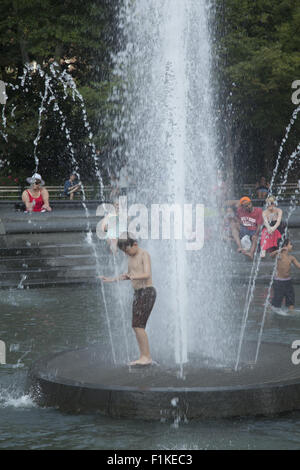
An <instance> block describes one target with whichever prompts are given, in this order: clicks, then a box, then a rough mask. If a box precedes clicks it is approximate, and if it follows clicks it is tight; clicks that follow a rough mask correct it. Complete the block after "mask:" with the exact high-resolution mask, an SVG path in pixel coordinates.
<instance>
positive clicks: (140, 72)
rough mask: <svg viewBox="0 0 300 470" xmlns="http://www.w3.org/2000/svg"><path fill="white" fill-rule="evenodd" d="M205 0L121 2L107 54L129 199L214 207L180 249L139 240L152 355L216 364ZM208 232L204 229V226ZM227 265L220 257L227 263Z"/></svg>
mask: <svg viewBox="0 0 300 470" xmlns="http://www.w3.org/2000/svg"><path fill="white" fill-rule="evenodd" d="M211 14H212V11H211V8H210V5H209V2H207V1H204V0H155V1H150V2H149V1H148V0H137V1H136V2H131V1H129V0H125V1H124V2H122V6H121V8H120V14H119V30H120V37H121V38H122V44H120V51H119V53H118V54H117V55H116V56H114V58H113V59H114V64H115V69H114V74H115V82H116V83H119V85H116V86H115V87H114V90H113V93H112V96H111V102H112V103H113V104H115V118H114V132H113V135H114V137H115V139H116V140H118V142H119V145H118V147H117V148H116V149H115V153H116V154H118V155H121V156H122V157H125V158H126V159H127V162H128V167H129V168H130V171H131V172H132V173H133V175H134V176H133V179H134V184H135V185H136V199H135V202H137V203H140V204H144V205H146V206H147V208H148V209H149V210H150V208H151V204H168V205H170V206H172V205H174V204H177V205H178V206H179V207H180V208H181V213H182V214H184V205H185V204H193V208H194V210H195V206H196V204H205V206H206V207H208V208H210V209H213V210H214V211H215V214H216V216H215V217H214V219H213V221H212V224H211V227H210V228H209V229H210V232H211V239H210V240H209V241H208V242H206V243H205V245H204V248H203V249H202V250H198V251H187V249H186V243H185V240H184V239H176V237H175V236H174V237H173V238H172V236H171V239H170V240H148V241H147V242H146V241H144V242H142V246H143V247H145V248H146V249H148V250H149V251H150V254H151V257H152V270H153V275H154V283H155V286H156V287H157V290H158V300H157V305H156V307H155V309H156V312H157V313H156V314H155V313H153V315H152V317H151V322H150V325H149V334H150V336H151V338H154V340H153V339H151V341H152V342H153V341H154V346H153V350H155V352H156V354H157V355H158V356H159V357H158V359H160V360H162V359H164V360H168V361H170V362H174V361H175V362H176V363H178V364H180V365H183V364H185V363H186V362H187V361H189V360H190V358H191V357H194V356H195V355H196V356H198V357H199V356H208V357H210V358H212V360H213V361H215V363H216V362H217V361H218V364H219V365H222V364H228V363H230V362H232V360H233V357H234V350H235V345H234V339H233V338H234V324H235V319H234V314H232V304H231V299H232V295H230V294H229V292H230V291H229V284H228V283H227V282H226V280H225V275H224V274H225V272H224V271H227V270H228V271H230V269H231V267H230V264H227V265H225V262H224V249H223V246H222V244H221V242H220V233H221V230H220V222H219V220H220V219H219V217H218V207H217V200H216V191H215V190H214V189H213V188H215V187H216V184H217V183H216V182H217V169H218V161H217V158H216V154H217V150H216V145H215V129H214V122H215V116H214V110H213V90H212V88H211V78H212V77H211V73H212V72H211V52H210V33H209V18H210V16H211ZM207 232H208V229H207ZM226 263H229V262H228V261H226Z"/></svg>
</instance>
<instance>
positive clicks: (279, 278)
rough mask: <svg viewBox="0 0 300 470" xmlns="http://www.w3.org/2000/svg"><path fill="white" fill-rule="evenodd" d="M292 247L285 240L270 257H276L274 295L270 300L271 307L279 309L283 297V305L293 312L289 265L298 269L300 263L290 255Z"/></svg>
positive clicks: (293, 297) (292, 289)
mask: <svg viewBox="0 0 300 470" xmlns="http://www.w3.org/2000/svg"><path fill="white" fill-rule="evenodd" d="M292 249H293V245H292V244H291V242H290V241H289V239H288V238H287V239H286V240H285V241H284V242H283V244H282V248H281V249H279V250H277V251H273V253H271V256H278V259H277V272H276V276H275V278H274V284H273V289H274V295H273V299H272V305H273V307H276V308H280V307H281V303H282V301H283V298H284V297H285V304H286V306H287V307H288V309H289V310H290V311H292V310H294V306H295V292H294V287H293V284H292V279H291V265H292V264H294V266H296V267H297V268H299V269H300V263H299V261H298V260H297V259H296V258H295V256H292V255H290V254H289V253H290V252H291V251H292Z"/></svg>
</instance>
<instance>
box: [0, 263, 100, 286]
mask: <svg viewBox="0 0 300 470" xmlns="http://www.w3.org/2000/svg"><path fill="white" fill-rule="evenodd" d="M96 274H97V272H96V268H95V266H68V267H60V268H59V269H57V268H54V267H48V268H47V269H42V268H38V269H26V271H25V270H22V271H21V270H20V271H2V272H0V283H2V281H14V283H19V282H20V281H21V279H22V277H24V276H26V281H27V282H31V281H33V280H54V279H69V280H70V281H71V280H72V279H74V278H79V277H80V278H85V277H95V276H96Z"/></svg>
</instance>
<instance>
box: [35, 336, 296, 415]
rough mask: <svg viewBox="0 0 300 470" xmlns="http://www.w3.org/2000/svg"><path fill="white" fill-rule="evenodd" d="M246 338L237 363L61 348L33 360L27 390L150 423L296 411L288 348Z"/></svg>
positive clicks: (53, 402) (66, 407)
mask: <svg viewBox="0 0 300 470" xmlns="http://www.w3.org/2000/svg"><path fill="white" fill-rule="evenodd" d="M255 348H256V344H252V343H247V345H246V347H245V348H244V349H245V350H244V355H243V358H242V363H241V364H242V367H241V369H240V370H239V371H237V372H235V371H234V370H233V369H230V368H221V367H220V368H218V367H211V366H210V365H209V363H208V361H207V360H204V359H203V360H202V361H200V362H197V361H191V362H192V363H191V364H186V365H185V366H184V368H183V374H182V376H180V374H179V370H178V367H177V368H176V367H174V368H170V367H167V366H164V365H152V366H149V367H145V368H129V367H128V366H127V365H125V364H124V365H118V366H115V365H112V364H109V363H105V361H104V360H103V358H104V357H105V351H104V350H103V346H101V345H94V346H91V347H88V348H86V349H81V350H73V351H66V352H62V353H58V354H54V355H51V356H49V357H47V358H43V359H41V360H39V361H37V362H36V363H34V364H33V366H32V367H31V369H30V371H29V375H28V389H29V393H30V394H31V395H32V397H33V398H34V400H35V401H36V402H37V403H38V404H39V405H41V406H51V407H58V408H59V409H60V410H62V411H67V412H76V413H78V412H79V413H80V412H91V411H92V412H95V411H96V412H99V413H101V414H104V415H108V416H112V417H126V418H139V419H150V420H161V419H179V418H180V419H193V418H210V417H215V418H220V417H234V416H252V415H253V416H254V415H272V414H277V413H281V412H287V411H291V410H297V409H300V366H295V365H294V364H293V363H292V360H291V356H292V353H293V350H292V349H291V347H290V346H289V345H282V344H276V343H263V344H262V345H261V349H260V355H259V360H258V362H257V364H256V365H255V366H254V365H251V360H253V358H254V356H255Z"/></svg>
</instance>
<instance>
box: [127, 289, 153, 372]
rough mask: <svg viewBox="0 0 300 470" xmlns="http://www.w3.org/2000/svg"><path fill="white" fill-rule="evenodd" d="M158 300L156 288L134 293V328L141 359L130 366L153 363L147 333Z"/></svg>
mask: <svg viewBox="0 0 300 470" xmlns="http://www.w3.org/2000/svg"><path fill="white" fill-rule="evenodd" d="M155 299H156V290H155V289H154V287H147V288H145V289H138V290H137V291H135V293H134V298H133V304H132V328H133V329H134V332H135V335H136V339H137V342H138V346H139V350H140V357H139V359H138V360H137V361H133V362H131V363H130V365H136V364H141V365H147V364H151V363H152V359H151V355H150V348H149V341H148V336H147V333H146V331H145V327H146V323H147V321H148V318H149V316H150V313H151V311H152V309H153V306H154V303H155Z"/></svg>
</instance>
